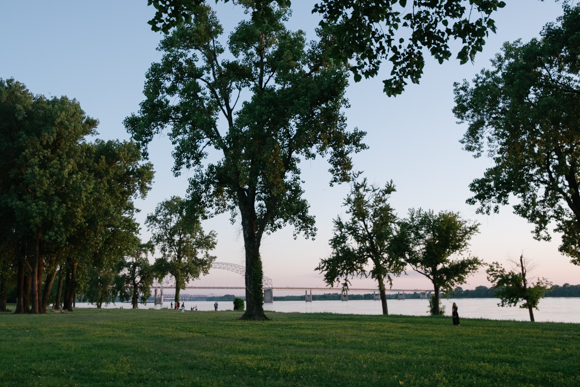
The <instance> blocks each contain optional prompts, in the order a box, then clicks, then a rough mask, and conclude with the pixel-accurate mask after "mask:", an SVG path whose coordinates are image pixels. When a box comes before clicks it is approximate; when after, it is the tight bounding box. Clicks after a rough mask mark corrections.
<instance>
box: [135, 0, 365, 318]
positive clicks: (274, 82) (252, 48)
mask: <svg viewBox="0 0 580 387" xmlns="http://www.w3.org/2000/svg"><path fill="white" fill-rule="evenodd" d="M246 3H247V4H246ZM243 4H245V5H244V6H245V7H246V8H247V9H248V10H249V11H251V12H257V10H258V8H259V7H258V5H256V6H255V7H254V3H252V2H244V3H243ZM260 7H261V6H260ZM264 10H266V11H268V12H266V14H265V16H264V17H263V18H261V19H260V20H259V22H257V21H256V20H254V19H252V20H243V21H241V22H240V23H239V24H238V26H237V27H236V28H235V30H234V31H233V32H232V33H231V35H230V36H229V40H228V42H227V48H228V49H229V50H228V51H229V55H228V56H226V55H225V54H226V52H225V51H226V49H225V47H223V46H222V45H221V44H220V42H219V37H220V35H221V34H222V33H223V29H222V26H221V25H220V23H219V21H218V19H217V17H216V15H215V13H214V12H213V11H212V10H211V9H210V8H209V7H207V6H196V7H194V8H193V10H192V11H191V12H192V13H191V15H190V20H191V23H185V24H181V25H179V26H178V27H177V28H175V29H173V30H172V31H171V34H170V35H168V36H167V37H166V38H165V39H164V40H163V41H162V42H161V44H160V46H159V49H160V50H161V51H162V52H163V54H164V55H163V58H162V60H161V62H160V63H154V64H153V65H152V66H151V68H150V70H149V72H148V73H147V81H146V84H145V95H146V97H147V98H146V100H145V101H143V102H142V103H141V110H140V112H139V114H138V115H132V116H130V117H128V118H127V119H126V120H125V125H126V127H127V130H128V131H129V133H131V135H132V137H133V138H134V139H135V140H137V141H138V142H139V143H140V144H141V145H142V146H143V148H146V146H147V144H148V143H149V142H150V141H151V140H152V138H153V136H154V135H155V134H156V133H159V132H161V131H162V130H163V129H165V128H167V127H168V128H171V130H170V131H169V137H170V139H171V140H172V141H173V143H174V144H175V150H174V152H173V156H174V158H175V166H174V170H175V172H176V173H179V171H180V170H181V169H182V168H184V167H185V168H189V167H193V168H194V169H195V171H196V173H195V176H194V177H193V178H191V179H190V188H189V195H190V198H191V199H192V200H191V201H192V202H193V203H204V205H206V206H207V207H208V208H210V209H212V211H210V212H212V214H214V213H220V212H224V211H227V210H230V211H231V213H232V219H235V218H236V216H237V215H239V216H240V218H241V224H242V228H243V238H244V246H245V255H246V302H247V308H246V312H245V315H244V318H248V319H258V320H260V319H264V318H266V316H265V315H264V312H263V293H262V278H263V273H262V261H261V257H260V244H261V241H262V237H263V235H264V233H270V232H274V231H276V230H278V229H280V228H282V227H284V226H285V225H287V224H292V225H293V226H294V227H295V229H296V233H297V234H298V233H302V234H303V235H305V236H306V237H309V236H311V235H314V233H315V231H316V229H315V227H314V218H313V217H312V216H311V215H310V214H309V213H308V207H309V205H308V202H307V201H306V200H305V199H304V198H303V189H302V187H301V180H300V168H299V163H300V161H301V160H304V159H314V158H315V157H316V156H317V155H322V156H328V158H329V161H330V164H331V168H330V171H331V173H332V176H333V177H332V182H341V181H346V180H348V179H349V171H350V170H351V168H352V165H351V159H350V154H351V153H353V152H357V151H359V150H361V149H364V148H365V146H364V145H363V144H362V142H361V140H362V137H363V136H364V133H363V132H360V131H358V130H356V129H355V130H354V131H352V132H348V131H347V130H346V122H345V118H344V116H343V114H342V113H341V108H342V107H344V106H346V104H347V102H346V100H345V98H344V91H345V87H346V85H347V76H346V74H345V72H344V71H343V68H341V67H336V66H333V65H332V64H330V63H327V64H326V65H325V66H321V65H319V64H320V61H319V58H320V55H321V54H322V48H321V46H320V44H319V43H316V42H313V43H312V44H311V45H307V44H306V41H305V38H304V33H303V32H302V31H298V32H291V31H288V30H287V29H286V28H285V26H284V23H285V22H286V20H287V17H288V9H287V8H285V7H282V6H280V7H277V6H275V5H268V6H267V7H265V8H264ZM188 12H189V11H188ZM240 98H242V100H240ZM220 117H221V118H222V119H223V121H222V122H223V125H222V124H220V125H218V118H220ZM211 148H213V149H214V150H215V151H217V152H215V153H213V154H214V155H219V157H220V158H219V159H218V160H217V161H215V162H211V163H207V164H204V159H205V157H206V156H207V149H211ZM208 214H209V213H208ZM210 215H211V214H210Z"/></svg>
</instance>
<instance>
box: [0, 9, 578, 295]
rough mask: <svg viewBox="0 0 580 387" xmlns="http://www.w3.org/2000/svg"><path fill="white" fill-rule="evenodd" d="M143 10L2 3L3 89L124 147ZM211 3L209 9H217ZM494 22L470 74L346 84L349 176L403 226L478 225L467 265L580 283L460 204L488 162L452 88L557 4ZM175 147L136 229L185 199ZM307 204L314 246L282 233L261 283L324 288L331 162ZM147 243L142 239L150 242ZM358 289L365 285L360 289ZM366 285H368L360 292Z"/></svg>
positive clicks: (268, 248)
mask: <svg viewBox="0 0 580 387" xmlns="http://www.w3.org/2000/svg"><path fill="white" fill-rule="evenodd" d="M146 3H147V2H146V0H124V1H113V0H100V1H98V2H89V1H79V0H75V1H73V0H55V1H50V2H47V1H40V0H34V1H33V0H20V1H1V2H0V17H1V20H2V23H0V47H1V48H2V49H1V50H0V78H10V77H14V78H15V79H16V80H18V81H20V82H23V83H24V84H25V85H26V86H27V87H28V88H29V89H30V90H31V91H32V92H33V93H36V94H44V95H47V96H61V95H66V96H68V97H69V98H75V99H77V100H78V101H80V104H81V106H82V107H83V109H84V110H85V111H86V112H87V114H88V115H90V116H92V117H94V118H97V119H98V120H99V121H100V125H99V127H98V130H99V133H100V135H99V137H101V138H104V139H113V138H120V139H128V138H129V136H128V135H127V133H126V132H125V130H124V128H123V125H122V121H123V119H124V118H125V117H126V116H128V115H129V114H131V113H132V112H136V111H138V109H139V103H140V102H141V101H142V100H143V95H142V90H143V83H144V80H145V72H146V71H147V69H148V68H149V66H150V64H151V63H152V62H154V61H156V60H158V59H159V58H160V54H159V52H157V51H156V50H155V48H156V46H157V44H158V42H159V40H160V35H159V34H157V33H154V32H152V31H151V30H150V28H149V25H148V24H147V21H148V20H149V19H150V18H151V16H152V15H153V12H154V11H153V9H152V8H149V7H147V6H146ZM212 3H213V2H212ZM293 3H294V15H293V17H292V19H291V22H290V28H291V29H297V28H302V29H304V30H306V32H307V34H308V35H309V36H310V37H312V38H313V37H314V36H313V28H314V27H315V25H316V23H317V21H318V18H317V16H315V15H314V16H313V15H311V14H310V9H311V8H312V5H313V4H314V1H306V0H294V2H293ZM507 3H508V5H507V7H506V8H505V9H503V10H501V11H500V12H499V13H498V14H497V17H496V21H497V26H498V33H497V34H496V35H493V36H491V37H490V38H489V39H488V43H487V45H486V46H485V49H484V51H483V53H481V54H480V55H478V56H477V58H476V60H475V63H473V64H467V65H463V66H461V65H459V63H458V62H457V61H451V62H447V63H445V64H443V65H438V64H437V63H436V62H435V61H432V60H429V61H428V62H427V66H426V68H425V75H424V77H423V78H422V80H421V84H420V85H412V86H410V87H408V89H407V90H406V91H405V93H404V94H403V95H402V96H400V97H397V98H387V97H386V96H385V95H384V94H383V93H382V82H381V80H382V79H384V78H386V76H387V73H388V67H386V66H385V68H384V70H383V71H382V74H381V75H380V76H379V77H377V78H375V79H371V80H365V81H363V82H361V83H358V84H354V83H353V84H352V85H351V86H350V87H349V89H348V92H347V97H348V98H349V100H350V104H351V108H350V109H348V110H347V111H346V116H347V118H348V125H349V127H350V128H354V127H355V126H357V127H359V128H360V129H361V130H364V131H366V132H367V133H368V135H367V137H366V143H367V144H368V145H369V146H370V149H369V150H367V151H365V152H363V153H362V154H359V155H357V156H355V158H354V160H355V167H356V168H357V169H358V170H363V171H364V172H365V176H366V177H367V178H368V179H369V180H370V181H371V182H374V183H376V184H379V185H383V184H384V183H385V182H386V181H387V180H391V179H392V180H393V181H394V183H395V185H396V187H397V192H396V193H394V194H393V196H392V204H393V206H394V207H395V209H396V210H397V212H398V214H399V215H400V216H405V215H406V213H407V209H408V208H411V207H415V208H418V207H422V208H425V209H433V210H435V211H440V210H453V211H460V212H461V214H462V215H463V217H465V218H469V219H473V220H476V221H478V222H480V223H481V233H480V234H479V235H478V236H476V237H475V238H474V239H473V243H472V248H471V250H472V253H473V254H474V255H476V256H479V257H480V258H482V259H483V260H484V261H487V262H491V261H496V260H497V261H500V262H504V263H505V262H506V260H507V259H508V258H516V257H517V256H519V254H520V253H521V252H522V251H523V253H524V255H526V256H527V257H529V258H530V259H532V260H533V261H534V262H535V263H536V264H537V269H536V271H535V272H534V274H536V275H540V276H544V277H547V278H548V279H550V280H552V281H553V282H554V283H557V284H562V283H564V282H569V283H579V282H580V281H579V280H578V279H579V278H580V267H577V266H574V265H572V264H570V263H569V259H568V258H566V257H563V256H561V255H560V254H559V253H558V251H557V246H558V241H559V237H556V238H554V239H555V241H554V242H552V243H547V242H536V241H534V240H533V239H532V235H531V233H530V231H531V230H532V226H531V225H529V224H527V222H526V221H524V220H522V219H520V218H518V217H516V216H515V215H513V214H512V213H511V208H510V207H505V208H502V210H501V213H500V214H499V215H494V216H489V217H486V216H481V215H476V214H475V208H474V207H471V206H468V205H466V204H465V200H466V199H467V198H468V197H470V192H469V190H468V184H469V183H470V182H471V181H472V180H473V179H474V178H476V177H480V176H481V175H482V173H483V171H484V169H485V168H486V167H487V166H489V165H490V164H489V161H488V160H486V159H477V160H475V159H473V158H472V156H471V154H469V153H467V152H465V151H463V150H462V149H461V144H459V142H458V141H459V139H460V138H461V136H462V134H463V132H464V131H465V126H464V125H457V123H456V119H455V118H454V116H453V114H452V112H451V109H452V107H453V91H452V84H453V82H455V81H461V80H462V79H464V78H466V79H472V78H473V77H474V75H475V74H476V73H477V72H479V71H480V70H481V69H482V68H483V67H489V59H490V58H491V57H492V56H493V55H495V54H496V53H497V52H498V51H499V49H500V47H501V44H502V43H503V42H505V41H513V40H515V39H519V38H521V39H523V40H524V41H527V40H529V39H531V38H532V37H537V36H538V35H539V32H540V30H541V28H542V27H543V26H544V24H546V23H547V22H550V21H555V20H556V18H557V17H558V16H559V15H561V13H562V8H561V2H555V1H553V0H546V1H544V2H541V1H538V0H508V1H507ZM217 9H218V17H219V18H220V20H223V21H224V25H225V27H226V29H227V28H231V27H232V26H234V25H235V23H237V20H239V18H240V17H243V13H241V12H240V10H239V9H238V8H237V7H235V6H233V5H231V3H228V4H227V5H223V4H222V5H219V6H218V7H217ZM171 150H172V148H171V144H170V143H169V141H168V140H167V138H166V137H165V136H159V137H158V138H156V139H155V140H154V142H153V143H152V144H151V146H150V154H151V161H152V162H153V163H154V166H155V171H156V176H155V183H154V185H153V189H152V190H151V192H150V194H149V195H148V197H147V198H146V199H145V200H143V201H141V200H140V201H138V203H137V205H138V207H139V208H141V209H142V212H141V214H139V217H138V219H139V220H140V221H142V220H143V219H144V217H145V216H146V214H147V213H150V212H152V211H153V210H154V208H155V206H156V204H157V203H158V202H160V201H162V200H164V199H166V198H169V197H170V196H171V195H179V196H185V191H186V188H187V177H188V173H187V171H184V172H183V174H182V176H181V177H179V178H175V177H173V175H172V173H171V166H172V164H173V159H172V157H171ZM302 170H303V178H304V180H306V184H305V189H306V197H307V198H308V200H309V201H310V204H311V211H312V213H313V214H314V215H316V219H317V227H318V230H319V232H318V236H317V238H316V240H315V241H311V240H304V239H303V238H301V237H299V238H298V239H297V240H294V239H293V238H292V230H291V229H290V228H289V229H285V230H283V231H281V232H278V233H276V234H274V235H272V236H268V237H266V239H265V240H264V242H263V247H262V257H263V260H264V270H265V274H266V275H267V276H268V277H270V278H272V279H273V281H274V284H275V286H292V285H302V286H323V283H322V280H321V276H320V275H319V274H318V273H315V272H314V271H313V269H314V268H315V267H316V266H317V265H318V261H319V259H320V258H321V257H325V256H327V255H328V254H329V253H330V250H329V247H328V239H329V238H330V237H331V235H332V219H333V218H334V217H336V216H337V215H338V214H341V213H343V209H342V207H341V204H342V201H343V199H344V197H345V195H346V193H347V192H348V186H345V185H343V186H338V187H336V186H335V187H333V188H331V187H329V185H328V182H329V180H330V176H329V174H328V172H327V170H328V164H327V163H326V161H324V160H321V159H317V160H316V161H313V162H310V161H309V162H305V163H303V164H302ZM228 219H229V217H228V216H227V215H223V216H219V217H217V218H214V219H212V220H210V221H208V222H206V224H205V227H206V228H207V229H214V230H216V231H217V233H218V240H219V243H218V247H217V249H216V251H215V254H216V255H217V256H218V260H219V261H224V262H233V263H238V264H242V263H243V241H242V238H241V236H240V226H239V224H238V223H237V224H235V225H233V226H232V225H231V224H230V223H229V221H228ZM142 231H143V236H144V238H148V233H147V232H146V230H145V229H143V230H142ZM363 282H364V281H363ZM367 284H368V285H371V284H370V283H367ZM477 285H487V281H486V280H485V275H484V273H479V274H477V275H476V276H474V277H471V278H470V280H469V283H468V285H467V286H465V287H467V288H472V287H474V286H477ZM394 287H395V288H414V287H421V288H428V287H429V283H428V282H427V281H426V280H424V279H422V278H420V277H419V276H418V275H416V274H412V273H411V272H409V275H408V276H405V277H401V278H400V279H396V280H395V282H394Z"/></svg>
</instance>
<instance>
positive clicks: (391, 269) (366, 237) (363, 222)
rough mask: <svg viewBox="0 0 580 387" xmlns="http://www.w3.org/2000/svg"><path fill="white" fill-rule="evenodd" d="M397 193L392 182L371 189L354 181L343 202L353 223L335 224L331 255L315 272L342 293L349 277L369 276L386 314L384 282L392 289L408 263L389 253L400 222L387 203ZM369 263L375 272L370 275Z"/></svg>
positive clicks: (371, 186) (350, 221)
mask: <svg viewBox="0 0 580 387" xmlns="http://www.w3.org/2000/svg"><path fill="white" fill-rule="evenodd" d="M394 191H395V186H394V185H393V182H392V181H391V182H389V183H387V184H386V185H385V187H384V188H379V187H375V186H373V185H368V184H367V180H366V179H364V180H363V181H362V182H360V183H359V182H356V181H355V182H354V183H353V185H352V189H351V192H350V194H349V195H348V196H347V198H346V200H345V201H344V205H345V206H346V207H347V211H346V213H347V214H349V215H350V219H349V220H348V221H347V222H344V221H343V220H342V219H341V218H340V217H338V218H336V219H335V220H334V237H333V238H332V239H331V240H330V246H331V247H332V254H331V256H330V257H329V258H326V259H321V261H320V264H319V265H318V267H317V268H316V270H318V271H320V272H322V273H324V280H325V281H326V283H327V284H329V285H331V286H333V285H334V284H335V283H342V285H343V289H348V286H349V284H350V281H349V280H348V277H349V276H353V275H358V276H361V277H367V276H369V275H370V277H371V278H373V279H375V280H376V281H377V283H378V285H379V292H380V295H381V305H382V308H383V314H389V310H388V308H387V296H386V291H385V279H386V280H387V281H388V282H389V285H390V286H392V284H393V280H392V277H391V276H392V275H394V276H398V275H400V274H401V273H402V272H403V270H404V269H405V263H404V262H403V261H402V260H401V259H400V258H399V257H397V256H396V255H393V254H391V253H390V251H389V249H390V247H391V246H390V243H391V240H392V238H393V235H394V232H395V222H396V219H397V218H396V215H395V213H394V211H393V209H392V208H391V206H390V205H389V204H388V203H387V200H388V198H389V196H390V195H391V193H392V192H394ZM369 262H370V263H371V264H372V269H371V270H370V272H367V265H368V263H369Z"/></svg>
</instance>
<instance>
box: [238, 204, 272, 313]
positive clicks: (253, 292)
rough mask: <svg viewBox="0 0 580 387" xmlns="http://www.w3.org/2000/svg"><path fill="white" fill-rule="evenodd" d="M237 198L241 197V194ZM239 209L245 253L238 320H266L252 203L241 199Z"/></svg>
mask: <svg viewBox="0 0 580 387" xmlns="http://www.w3.org/2000/svg"><path fill="white" fill-rule="evenodd" d="M238 196H241V194H239V195H238ZM239 208H240V214H241V216H242V229H243V233H244V248H245V252H246V311H245V312H244V314H243V315H242V317H240V319H241V320H256V321H262V320H268V317H266V314H265V313H264V291H263V289H262V282H263V278H264V273H263V271H262V259H261V257H260V240H259V238H258V236H257V235H256V230H257V226H256V214H255V211H254V208H253V202H252V201H251V200H250V199H246V198H245V197H243V198H241V200H240V204H239Z"/></svg>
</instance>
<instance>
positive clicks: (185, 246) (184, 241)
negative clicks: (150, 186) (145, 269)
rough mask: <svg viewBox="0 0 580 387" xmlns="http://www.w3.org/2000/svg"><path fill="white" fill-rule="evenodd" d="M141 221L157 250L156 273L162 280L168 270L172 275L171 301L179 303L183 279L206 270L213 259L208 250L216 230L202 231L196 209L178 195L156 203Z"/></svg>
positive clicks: (195, 277)
mask: <svg viewBox="0 0 580 387" xmlns="http://www.w3.org/2000/svg"><path fill="white" fill-rule="evenodd" d="M145 223H146V224H147V227H148V228H149V230H150V231H151V234H152V238H151V241H152V242H153V244H154V245H155V246H156V247H158V248H159V250H160V252H161V258H158V259H157V260H156V262H155V270H156V271H157V276H158V277H160V278H161V279H162V278H163V277H165V275H167V274H168V273H169V274H171V275H172V276H173V277H174V278H175V302H179V293H180V290H181V289H185V285H186V284H187V282H189V281H191V280H194V279H197V278H199V276H200V275H202V274H208V273H209V269H210V268H211V265H212V263H213V261H215V257H214V256H212V255H210V254H209V252H210V251H211V250H213V249H214V248H215V246H216V244H217V240H216V233H215V231H210V232H209V233H205V232H204V231H203V228H202V226H201V217H200V215H199V213H198V212H197V211H196V208H195V207H194V206H191V205H190V204H189V203H187V202H186V201H184V200H182V199H181V198H180V197H178V196H173V197H171V198H170V199H169V200H165V201H163V202H161V203H159V205H158V206H157V208H155V212H154V213H153V214H149V215H148V216H147V220H146V221H145Z"/></svg>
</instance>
